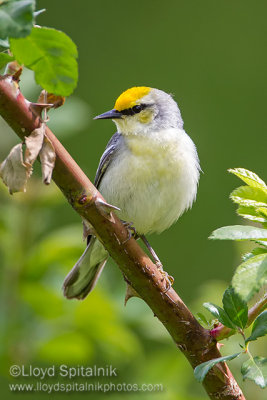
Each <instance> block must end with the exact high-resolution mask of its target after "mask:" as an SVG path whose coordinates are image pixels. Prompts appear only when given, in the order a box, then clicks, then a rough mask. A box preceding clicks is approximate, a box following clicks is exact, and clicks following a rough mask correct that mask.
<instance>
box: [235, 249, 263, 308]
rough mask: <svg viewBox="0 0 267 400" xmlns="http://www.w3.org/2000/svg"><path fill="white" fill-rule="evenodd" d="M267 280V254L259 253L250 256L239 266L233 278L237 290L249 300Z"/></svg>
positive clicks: (243, 297)
mask: <svg viewBox="0 0 267 400" xmlns="http://www.w3.org/2000/svg"><path fill="white" fill-rule="evenodd" d="M266 282H267V255H266V253H264V254H259V255H257V256H254V257H251V258H249V259H248V260H247V261H245V262H244V263H242V264H241V265H239V267H237V269H236V272H235V274H234V276H233V279H232V286H233V288H234V289H235V291H236V292H237V293H238V294H239V295H240V296H241V297H242V299H244V300H245V301H249V300H250V299H251V298H252V297H253V296H254V294H255V293H257V292H258V291H259V290H260V288H261V287H262V286H263V285H264V284H265V283H266Z"/></svg>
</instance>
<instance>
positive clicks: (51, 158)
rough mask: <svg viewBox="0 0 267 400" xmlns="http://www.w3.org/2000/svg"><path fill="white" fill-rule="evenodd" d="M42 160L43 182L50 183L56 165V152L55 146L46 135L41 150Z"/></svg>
mask: <svg viewBox="0 0 267 400" xmlns="http://www.w3.org/2000/svg"><path fill="white" fill-rule="evenodd" d="M40 161H41V164H42V175H43V182H44V183H45V184H46V185H49V183H50V182H51V178H52V173H53V169H54V166H55V161H56V153H55V149H54V146H53V145H52V143H51V142H50V140H49V139H48V138H47V137H46V136H45V137H44V142H43V147H42V149H41V151H40Z"/></svg>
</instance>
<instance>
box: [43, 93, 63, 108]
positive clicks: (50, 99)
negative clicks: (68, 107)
mask: <svg viewBox="0 0 267 400" xmlns="http://www.w3.org/2000/svg"><path fill="white" fill-rule="evenodd" d="M38 103H49V107H47V108H48V109H49V108H51V107H53V108H58V107H61V106H63V104H64V103H65V97H62V96H56V95H55V94H53V93H46V91H45V90H42V91H41V93H40V96H39V99H38Z"/></svg>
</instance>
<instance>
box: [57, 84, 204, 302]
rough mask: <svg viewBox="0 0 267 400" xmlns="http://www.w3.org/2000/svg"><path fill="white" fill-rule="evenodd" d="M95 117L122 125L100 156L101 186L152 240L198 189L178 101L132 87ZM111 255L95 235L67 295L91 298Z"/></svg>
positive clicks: (125, 217)
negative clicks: (108, 108) (110, 106)
mask: <svg viewBox="0 0 267 400" xmlns="http://www.w3.org/2000/svg"><path fill="white" fill-rule="evenodd" d="M94 119H112V120H113V122H115V125H116V127H117V132H116V133H115V134H114V135H113V136H112V138H111V139H110V141H109V142H108V144H107V147H106V149H105V151H104V153H103V155H102V157H101V159H100V163H99V166H98V169H97V172H96V177H95V186H96V187H97V188H98V190H99V191H100V193H101V194H102V195H103V196H104V198H105V200H106V201H107V202H108V203H110V204H112V205H115V206H117V207H118V208H119V211H117V215H118V216H119V217H120V218H121V219H122V220H123V221H126V222H128V223H131V224H132V225H133V226H134V228H135V231H136V236H137V237H138V236H139V237H141V238H143V239H144V241H145V242H146V244H148V242H147V241H146V239H145V237H144V235H147V234H150V233H154V232H156V233H161V232H163V231H164V230H165V229H167V228H169V227H170V226H171V225H172V224H173V223H174V222H175V221H176V220H177V219H178V218H179V216H181V214H182V213H183V212H184V211H185V210H187V209H188V208H190V207H191V206H192V203H193V202H194V200H195V198H196V194H197V187H198V180H199V171H200V166H199V159H198V154H197V150H196V147H195V145H194V143H193V141H192V140H191V138H190V137H189V136H188V135H187V133H186V132H185V131H184V129H183V120H182V117H181V113H180V110H179V108H178V105H177V103H176V102H175V101H174V100H173V98H172V96H171V95H169V94H167V93H165V92H164V91H162V90H159V89H154V88H150V87H146V86H139V87H132V88H130V89H128V90H126V91H125V92H123V93H122V94H121V95H120V96H119V97H118V98H117V100H116V102H115V106H114V108H113V109H112V110H111V111H107V112H105V113H104V114H101V115H98V116H97V117H95V118H94ZM149 249H150V250H151V253H152V255H153V256H154V259H156V261H158V264H159V265H160V261H159V259H157V256H156V254H155V253H153V249H151V248H149ZM107 258H108V253H107V251H106V250H105V248H104V247H103V245H102V244H101V243H100V242H99V241H98V239H96V237H95V236H93V235H91V236H89V237H88V245H87V247H86V250H85V251H84V253H83V255H82V256H81V258H80V259H79V261H78V262H77V263H76V265H75V266H74V267H73V269H72V270H71V271H70V273H69V274H68V275H67V277H66V279H65V281H64V284H63V289H64V295H65V296H66V297H67V298H77V299H83V298H85V297H86V296H87V295H88V293H89V292H90V291H91V290H92V289H93V288H94V286H95V284H96V282H97V279H98V278H99V276H100V274H101V272H102V270H103V268H104V266H105V263H106V261H107Z"/></svg>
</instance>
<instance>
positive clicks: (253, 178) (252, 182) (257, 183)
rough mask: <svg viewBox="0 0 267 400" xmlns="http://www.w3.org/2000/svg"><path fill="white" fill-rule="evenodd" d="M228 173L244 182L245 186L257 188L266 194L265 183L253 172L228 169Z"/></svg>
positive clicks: (243, 169) (242, 169)
mask: <svg viewBox="0 0 267 400" xmlns="http://www.w3.org/2000/svg"><path fill="white" fill-rule="evenodd" d="M228 172H230V173H231V174H234V175H236V176H237V177H238V178H240V179H242V181H244V182H245V183H246V184H247V185H249V186H251V187H258V188H260V189H262V190H264V191H266V192H267V186H266V184H265V182H264V181H263V180H262V179H261V178H259V177H258V175H256V174H255V173H254V172H251V171H249V170H248V169H245V168H234V169H228Z"/></svg>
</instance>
